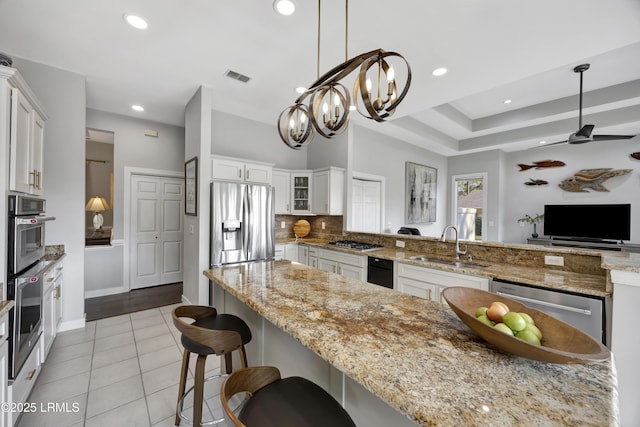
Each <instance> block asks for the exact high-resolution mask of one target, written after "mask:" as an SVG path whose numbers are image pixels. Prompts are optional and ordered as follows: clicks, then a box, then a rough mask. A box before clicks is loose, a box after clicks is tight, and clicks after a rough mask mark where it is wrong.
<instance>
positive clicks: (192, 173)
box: [184, 157, 198, 216]
mask: <svg viewBox="0 0 640 427" xmlns="http://www.w3.org/2000/svg"><path fill="white" fill-rule="evenodd" d="M184 194H185V199H184V213H185V215H194V216H196V215H198V157H194V158H193V159H191V160H188V161H187V162H185V164H184Z"/></svg>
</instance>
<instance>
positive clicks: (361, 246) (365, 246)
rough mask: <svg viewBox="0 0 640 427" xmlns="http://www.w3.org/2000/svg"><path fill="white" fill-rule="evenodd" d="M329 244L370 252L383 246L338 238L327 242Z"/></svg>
mask: <svg viewBox="0 0 640 427" xmlns="http://www.w3.org/2000/svg"><path fill="white" fill-rule="evenodd" d="M329 244H330V245H333V246H337V247H339V248H345V249H351V250H354V251H360V252H371V251H377V250H378V249H382V248H383V246H380V245H376V244H373V243H362V242H356V241H354V240H338V241H337V242H329Z"/></svg>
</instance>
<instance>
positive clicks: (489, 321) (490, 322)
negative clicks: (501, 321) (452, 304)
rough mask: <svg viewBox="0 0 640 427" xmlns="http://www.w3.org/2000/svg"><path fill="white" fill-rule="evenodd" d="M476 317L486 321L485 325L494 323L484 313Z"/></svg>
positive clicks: (483, 321)
mask: <svg viewBox="0 0 640 427" xmlns="http://www.w3.org/2000/svg"><path fill="white" fill-rule="evenodd" d="M476 319H478V320H479V321H481V322H482V323H486V324H487V325H489V326H493V325H495V323H493V322H492V321H491V319H489V318H488V317H487V316H486V315H484V314H483V315H482V316H478V317H476Z"/></svg>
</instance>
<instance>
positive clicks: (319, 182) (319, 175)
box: [313, 170, 329, 215]
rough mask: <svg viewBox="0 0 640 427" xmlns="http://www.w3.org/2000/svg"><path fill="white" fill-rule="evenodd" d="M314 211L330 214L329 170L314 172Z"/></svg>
mask: <svg viewBox="0 0 640 427" xmlns="http://www.w3.org/2000/svg"><path fill="white" fill-rule="evenodd" d="M313 212H314V213H316V214H323V215H329V171H328V170H326V171H322V172H314V173H313Z"/></svg>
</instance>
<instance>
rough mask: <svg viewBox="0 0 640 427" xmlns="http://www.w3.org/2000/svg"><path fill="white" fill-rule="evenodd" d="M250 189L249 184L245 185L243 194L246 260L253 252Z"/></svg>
mask: <svg viewBox="0 0 640 427" xmlns="http://www.w3.org/2000/svg"><path fill="white" fill-rule="evenodd" d="M250 190H251V189H250V188H249V186H245V187H244V194H243V195H242V197H243V198H244V209H243V210H242V217H243V218H242V220H243V222H244V227H243V230H242V249H243V251H244V259H245V260H249V253H250V252H251V251H250V248H249V246H250V245H251V238H250V236H249V230H250V229H251V227H252V226H253V223H252V222H251V210H252V209H253V206H252V205H251V197H250V196H251V195H250Z"/></svg>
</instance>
